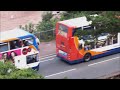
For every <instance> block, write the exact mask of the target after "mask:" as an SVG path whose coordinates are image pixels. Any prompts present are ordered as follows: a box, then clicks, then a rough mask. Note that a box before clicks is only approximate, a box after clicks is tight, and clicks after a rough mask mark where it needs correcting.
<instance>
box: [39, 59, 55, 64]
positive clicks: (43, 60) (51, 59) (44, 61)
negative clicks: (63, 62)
mask: <svg viewBox="0 0 120 90" xmlns="http://www.w3.org/2000/svg"><path fill="white" fill-rule="evenodd" d="M51 60H54V58H51V59H47V60H43V61H40V63H41V62H46V61H51Z"/></svg>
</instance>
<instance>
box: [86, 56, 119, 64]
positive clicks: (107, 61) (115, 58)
mask: <svg viewBox="0 0 120 90" xmlns="http://www.w3.org/2000/svg"><path fill="white" fill-rule="evenodd" d="M118 58H120V57H116V58H111V59H108V60H105V61H101V62H97V63H92V64H89V65H88V66H92V65H96V64H99V63H103V62H108V61H112V60H114V59H118Z"/></svg>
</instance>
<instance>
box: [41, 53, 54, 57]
mask: <svg viewBox="0 0 120 90" xmlns="http://www.w3.org/2000/svg"><path fill="white" fill-rule="evenodd" d="M55 54H56V53H53V54H48V55H45V56H42V58H44V57H47V56H52V55H55Z"/></svg>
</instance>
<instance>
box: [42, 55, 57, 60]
mask: <svg viewBox="0 0 120 90" xmlns="http://www.w3.org/2000/svg"><path fill="white" fill-rule="evenodd" d="M54 56H56V55H52V56H48V57H44V58H40V59H41V60H42V59H46V58H50V57H54Z"/></svg>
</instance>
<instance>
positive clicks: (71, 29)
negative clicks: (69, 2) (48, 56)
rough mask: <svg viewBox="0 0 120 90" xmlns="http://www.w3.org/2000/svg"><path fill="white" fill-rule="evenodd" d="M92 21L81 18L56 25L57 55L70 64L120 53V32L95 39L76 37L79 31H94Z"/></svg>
mask: <svg viewBox="0 0 120 90" xmlns="http://www.w3.org/2000/svg"><path fill="white" fill-rule="evenodd" d="M91 23H92V21H87V18H86V17H79V18H74V19H69V20H64V21H59V22H57V23H56V54H57V57H59V58H61V60H64V61H66V62H68V63H69V64H74V63H79V62H83V61H89V60H92V59H95V58H98V57H102V56H106V55H110V54H113V53H119V52H120V32H118V33H116V34H115V35H111V34H110V33H109V32H107V33H100V34H99V35H98V36H97V39H95V37H94V36H92V35H89V34H88V35H81V34H80V35H75V33H76V32H77V31H78V32H79V33H82V32H81V31H87V30H94V29H95V27H92V26H91Z"/></svg>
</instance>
